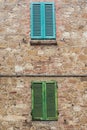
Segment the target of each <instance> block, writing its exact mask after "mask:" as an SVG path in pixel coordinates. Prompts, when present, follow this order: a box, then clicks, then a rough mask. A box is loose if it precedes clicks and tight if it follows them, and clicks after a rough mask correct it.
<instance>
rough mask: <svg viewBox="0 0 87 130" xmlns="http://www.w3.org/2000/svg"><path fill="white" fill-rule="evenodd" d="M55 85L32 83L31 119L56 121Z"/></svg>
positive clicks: (52, 83)
mask: <svg viewBox="0 0 87 130" xmlns="http://www.w3.org/2000/svg"><path fill="white" fill-rule="evenodd" d="M57 105H58V104H57V85H56V82H53V81H51V82H45V81H44V82H33V83H32V119H33V120H57V118H58V111H57Z"/></svg>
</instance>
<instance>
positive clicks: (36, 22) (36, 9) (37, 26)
mask: <svg viewBox="0 0 87 130" xmlns="http://www.w3.org/2000/svg"><path fill="white" fill-rule="evenodd" d="M41 10H42V5H41V3H38V2H37V3H32V4H31V39H40V38H42V27H41V24H42V19H41Z"/></svg>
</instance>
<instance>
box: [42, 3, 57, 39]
mask: <svg viewBox="0 0 87 130" xmlns="http://www.w3.org/2000/svg"><path fill="white" fill-rule="evenodd" d="M44 6H45V7H44V10H45V29H44V32H45V38H47V39H55V38H56V32H55V12H54V3H49V2H48V3H45V5H44Z"/></svg>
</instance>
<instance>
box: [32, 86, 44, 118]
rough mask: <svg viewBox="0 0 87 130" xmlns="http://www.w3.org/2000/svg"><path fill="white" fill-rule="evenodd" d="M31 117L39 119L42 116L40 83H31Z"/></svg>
mask: <svg viewBox="0 0 87 130" xmlns="http://www.w3.org/2000/svg"><path fill="white" fill-rule="evenodd" d="M32 89H33V95H32V96H33V97H32V98H33V112H32V116H33V119H41V118H42V117H43V104H42V102H43V101H42V100H43V96H42V83H33V84H32Z"/></svg>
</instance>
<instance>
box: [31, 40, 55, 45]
mask: <svg viewBox="0 0 87 130" xmlns="http://www.w3.org/2000/svg"><path fill="white" fill-rule="evenodd" d="M30 44H31V45H57V41H56V40H31V41H30Z"/></svg>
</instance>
